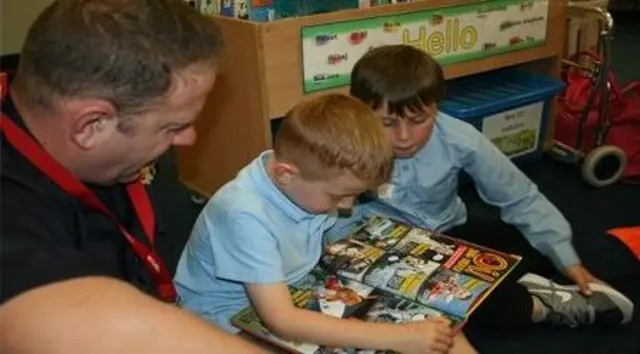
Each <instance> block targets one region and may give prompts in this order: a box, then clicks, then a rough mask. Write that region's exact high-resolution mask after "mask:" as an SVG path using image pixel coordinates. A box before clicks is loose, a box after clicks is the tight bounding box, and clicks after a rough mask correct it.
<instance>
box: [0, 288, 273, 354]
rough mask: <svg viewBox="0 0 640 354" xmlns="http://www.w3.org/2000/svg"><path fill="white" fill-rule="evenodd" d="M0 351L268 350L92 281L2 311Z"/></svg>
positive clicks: (44, 291) (189, 353)
mask: <svg viewBox="0 0 640 354" xmlns="http://www.w3.org/2000/svg"><path fill="white" fill-rule="evenodd" d="M0 353H4V354H27V353H34V354H35V353H47V354H68V353H91V354H112V353H136V354H144V353H153V354H176V353H181V354H205V353H206V354H212V353H238V354H258V353H264V351H262V350H260V349H258V347H256V346H254V345H252V344H250V343H249V342H247V341H245V340H243V339H240V338H239V337H238V336H234V335H231V334H227V333H224V332H222V331H220V330H218V329H216V328H215V327H214V326H212V325H210V324H208V323H206V322H204V321H202V320H200V319H199V318H197V317H196V316H193V315H191V314H189V313H187V312H186V311H184V310H181V309H179V308H177V307H175V306H173V305H170V304H164V303H162V302H160V301H157V300H155V299H152V298H151V297H149V296H147V295H144V294H143V293H141V292H140V291H138V290H137V289H135V288H133V287H132V286H130V285H128V284H126V283H124V282H121V281H118V280H114V279H108V278H99V277H88V278H79V279H75V280H69V281H64V282H59V283H55V284H51V285H47V286H43V287H41V288H37V289H34V290H31V291H28V292H27V293H25V294H22V295H19V296H18V297H16V298H14V299H12V300H10V301H9V302H7V303H5V304H4V305H3V306H2V307H0Z"/></svg>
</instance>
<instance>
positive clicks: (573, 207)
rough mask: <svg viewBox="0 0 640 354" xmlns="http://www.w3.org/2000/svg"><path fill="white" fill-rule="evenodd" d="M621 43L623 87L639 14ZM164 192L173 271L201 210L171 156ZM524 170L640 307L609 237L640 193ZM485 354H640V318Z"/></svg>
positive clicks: (531, 337) (621, 23)
mask: <svg viewBox="0 0 640 354" xmlns="http://www.w3.org/2000/svg"><path fill="white" fill-rule="evenodd" d="M614 18H615V20H616V38H615V40H614V42H613V66H614V69H615V70H616V72H617V73H618V77H619V79H620V81H629V80H632V79H640V66H638V65H637V60H638V58H640V46H639V45H638V41H640V14H639V13H637V12H636V13H621V14H615V16H614ZM159 170H160V176H159V178H158V181H159V182H158V185H156V186H155V188H160V189H162V190H163V192H165V193H164V198H165V199H164V201H163V204H164V205H165V206H166V208H165V212H166V214H167V215H166V216H167V217H168V218H169V219H170V227H171V229H172V230H173V231H172V232H173V233H174V235H175V243H174V244H173V245H171V246H170V247H168V248H167V249H165V250H161V251H162V252H163V253H164V254H166V255H167V256H168V258H169V262H168V263H169V265H170V266H172V267H173V266H174V265H175V262H176V260H177V259H176V258H177V257H178V256H179V252H176V250H180V249H181V248H182V245H183V244H184V242H185V241H186V238H187V237H188V234H189V231H190V228H191V225H192V224H193V221H194V220H195V217H196V216H197V213H198V212H199V210H200V206H198V205H196V204H194V203H192V202H191V201H190V197H189V194H188V193H187V191H186V190H185V189H184V188H183V187H182V186H180V185H179V183H178V182H177V178H176V174H175V169H174V167H173V163H172V156H171V154H168V155H167V157H166V158H165V159H164V160H163V161H162V162H161V165H160V167H159ZM523 170H524V171H525V172H526V173H527V174H528V175H529V176H530V177H531V178H532V179H533V180H534V181H535V182H536V183H538V185H539V186H540V189H541V190H542V191H543V192H544V193H545V194H546V195H547V196H548V197H549V199H550V200H551V201H552V202H554V203H555V204H556V205H557V206H558V207H559V208H560V209H561V210H562V211H563V212H564V213H565V215H566V216H567V218H568V219H569V221H570V222H571V224H572V225H573V228H574V233H575V244H576V247H577V249H578V251H579V253H580V254H581V256H582V258H583V260H584V262H585V263H586V265H587V266H588V267H589V268H590V269H592V271H593V272H594V273H595V274H596V275H597V276H599V277H601V278H602V279H604V280H606V281H608V282H610V283H611V284H612V285H614V286H615V287H616V288H618V289H620V290H621V291H622V292H624V293H625V294H626V295H627V296H629V297H630V298H631V299H632V300H633V301H634V302H635V303H636V304H640V263H639V262H638V261H637V260H636V259H634V258H633V257H632V255H631V254H630V252H628V251H627V250H626V249H625V248H624V247H623V246H622V245H621V244H620V243H619V242H618V241H617V240H615V239H613V238H611V237H609V236H607V235H606V230H608V229H610V228H612V227H617V226H623V225H640V205H639V204H638V202H639V201H640V186H637V185H630V184H622V183H621V184H618V185H614V186H612V187H608V188H605V189H593V188H590V187H588V186H586V185H585V184H584V183H583V182H582V180H581V178H580V175H579V171H578V170H577V169H576V168H575V167H573V166H568V165H563V164H560V163H557V162H555V161H554V160H552V159H551V158H549V157H545V158H543V159H542V160H541V161H539V162H535V163H532V164H529V165H526V166H523ZM466 189H467V190H464V191H463V196H464V199H465V200H466V201H467V202H468V204H469V206H470V212H471V213H474V214H479V215H485V216H487V217H496V213H495V210H493V209H491V208H490V207H487V206H486V205H483V204H482V203H481V202H480V201H479V199H478V197H477V195H475V193H474V192H473V190H472V189H469V188H466ZM469 334H470V336H471V338H472V340H473V341H474V343H475V344H476V345H477V347H478V348H479V349H480V352H481V353H483V354H490V353H521V354H529V353H530V354H540V353H545V354H556V353H557V354H560V353H580V354H638V353H640V315H636V316H635V318H634V321H633V322H632V323H631V324H630V325H628V326H625V327H620V328H610V329H603V328H584V329H564V328H542V327H541V328H539V329H536V330H533V331H531V332H530V333H527V334H525V335H513V334H508V333H497V332H493V331H488V330H487V331H475V332H473V333H469Z"/></svg>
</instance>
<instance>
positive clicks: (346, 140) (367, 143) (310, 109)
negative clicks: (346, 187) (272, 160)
mask: <svg viewBox="0 0 640 354" xmlns="http://www.w3.org/2000/svg"><path fill="white" fill-rule="evenodd" d="M274 152H275V155H276V159H278V160H279V161H287V162H290V163H292V164H294V165H295V166H296V167H297V168H298V169H299V171H300V173H301V175H302V177H303V178H305V179H308V180H327V179H329V178H331V173H332V172H333V173H335V172H342V171H349V172H351V173H352V174H353V175H354V176H355V177H357V178H359V179H360V180H362V181H364V182H366V183H369V184H371V185H372V186H377V185H380V184H382V183H384V182H386V181H388V180H389V178H390V177H391V171H392V167H393V149H392V147H391V144H390V142H389V140H388V139H387V137H386V135H385V131H384V127H383V126H382V123H381V121H380V119H378V117H377V115H376V114H375V112H374V111H373V110H372V109H371V108H370V107H369V106H367V105H366V104H364V103H362V102H360V101H359V100H357V99H355V98H351V97H349V96H346V95H342V94H326V95H322V96H319V97H316V98H313V99H310V100H307V101H303V102H301V103H299V104H298V105H296V106H295V107H294V108H293V109H291V110H290V111H289V112H288V113H287V115H286V116H285V118H284V119H283V122H282V125H281V127H280V129H279V131H278V133H277V135H276V138H275V142H274Z"/></svg>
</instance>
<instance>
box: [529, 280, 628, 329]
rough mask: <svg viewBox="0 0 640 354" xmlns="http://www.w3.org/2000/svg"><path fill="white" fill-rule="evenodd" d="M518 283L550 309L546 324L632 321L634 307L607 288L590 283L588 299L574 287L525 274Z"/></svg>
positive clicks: (573, 324)
mask: <svg viewBox="0 0 640 354" xmlns="http://www.w3.org/2000/svg"><path fill="white" fill-rule="evenodd" d="M518 283H520V284H522V285H524V286H526V287H527V289H528V290H529V293H530V294H531V295H533V296H535V297H537V298H538V299H540V301H542V303H544V304H545V306H547V308H548V309H549V314H548V316H547V318H546V321H547V322H550V323H553V324H563V325H567V326H569V327H576V326H579V325H587V324H607V325H611V324H616V325H617V324H625V323H628V322H629V321H631V318H632V317H633V303H632V302H631V300H629V299H628V298H627V297H626V296H624V295H622V294H621V293H620V292H618V291H616V290H615V289H613V288H612V287H610V286H607V285H605V284H600V283H591V284H589V288H590V289H591V291H592V292H593V295H591V296H584V295H582V293H581V292H580V288H579V287H578V286H577V285H560V284H557V283H554V282H553V281H551V280H549V279H547V278H544V277H541V276H539V275H535V274H526V275H525V276H523V277H522V278H520V280H518Z"/></svg>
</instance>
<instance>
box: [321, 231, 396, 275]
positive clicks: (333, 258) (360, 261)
mask: <svg viewBox="0 0 640 354" xmlns="http://www.w3.org/2000/svg"><path fill="white" fill-rule="evenodd" d="M383 255H384V251H383V250H381V249H379V248H375V247H372V246H369V245H367V244H364V243H362V242H358V241H355V240H351V239H346V240H340V241H338V242H335V243H332V244H330V245H328V246H327V247H326V249H325V254H324V256H323V257H322V259H321V262H322V266H323V268H325V269H327V270H328V272H329V273H335V274H338V275H341V276H344V277H346V278H349V279H352V280H357V281H360V282H362V280H363V277H364V275H365V274H366V272H367V269H369V267H371V265H373V264H374V263H375V262H376V261H377V260H378V259H379V258H380V257H382V256H383Z"/></svg>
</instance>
